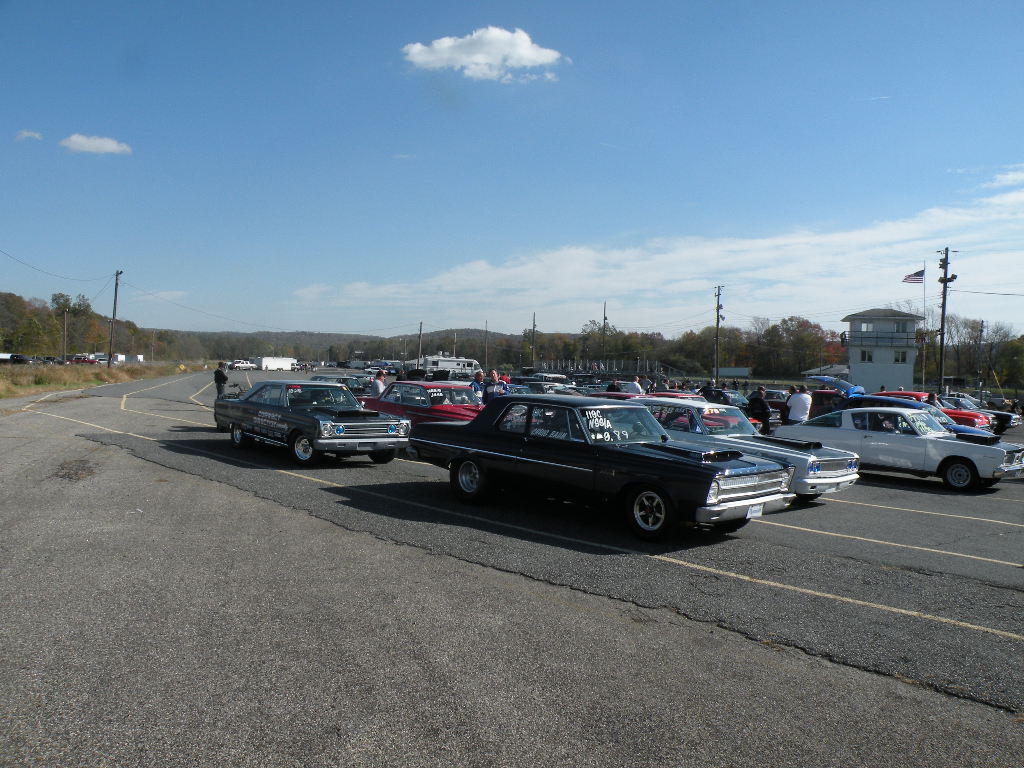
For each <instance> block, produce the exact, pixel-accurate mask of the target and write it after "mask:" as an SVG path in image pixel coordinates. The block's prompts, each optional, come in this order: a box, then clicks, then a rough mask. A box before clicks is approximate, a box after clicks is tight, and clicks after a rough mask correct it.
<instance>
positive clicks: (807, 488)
mask: <svg viewBox="0 0 1024 768" xmlns="http://www.w3.org/2000/svg"><path fill="white" fill-rule="evenodd" d="M859 477H860V475H859V474H857V473H856V472H850V473H849V474H846V475H835V476H833V477H828V476H826V477H816V476H814V475H808V476H807V477H794V478H793V484H792V485H791V486H790V488H789V490H791V491H793V493H795V494H797V495H799V496H817V495H818V494H819V493H835V492H836V491H841V490H843V488H849V487H850V486H851V485H853V484H854V483H855V482H857V479H858V478H859Z"/></svg>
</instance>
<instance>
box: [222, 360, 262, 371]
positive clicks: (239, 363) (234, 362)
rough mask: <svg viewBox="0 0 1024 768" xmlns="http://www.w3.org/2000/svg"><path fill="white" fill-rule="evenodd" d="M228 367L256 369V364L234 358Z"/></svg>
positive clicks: (240, 369) (236, 369) (241, 369)
mask: <svg viewBox="0 0 1024 768" xmlns="http://www.w3.org/2000/svg"><path fill="white" fill-rule="evenodd" d="M228 368H230V369H231V370H232V371H255V370H256V364H255V363H250V362H249V361H248V360H232V361H231V362H230V363H228Z"/></svg>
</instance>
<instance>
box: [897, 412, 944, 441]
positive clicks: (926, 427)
mask: <svg viewBox="0 0 1024 768" xmlns="http://www.w3.org/2000/svg"><path fill="white" fill-rule="evenodd" d="M907 420H908V421H909V422H910V423H911V424H913V425H914V428H915V429H916V430H917V431H918V432H919V433H920V434H922V435H930V434H932V433H934V432H941V433H943V434H944V433H945V432H946V428H945V427H943V426H942V425H941V424H939V423H938V422H937V421H936V420H935V419H934V418H932V415H931V414H930V413H926V412H925V411H914V412H913V413H908V414H907Z"/></svg>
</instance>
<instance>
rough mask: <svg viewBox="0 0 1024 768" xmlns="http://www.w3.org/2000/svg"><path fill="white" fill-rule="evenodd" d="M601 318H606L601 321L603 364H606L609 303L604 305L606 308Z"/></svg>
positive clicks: (602, 311)
mask: <svg viewBox="0 0 1024 768" xmlns="http://www.w3.org/2000/svg"><path fill="white" fill-rule="evenodd" d="M601 317H602V318H604V319H603V320H602V321H601V364H602V365H603V364H604V337H605V335H607V333H608V302H607V301H606V302H605V303H604V308H603V309H602V310H601Z"/></svg>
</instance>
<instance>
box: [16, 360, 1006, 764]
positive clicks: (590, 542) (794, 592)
mask: <svg viewBox="0 0 1024 768" xmlns="http://www.w3.org/2000/svg"><path fill="white" fill-rule="evenodd" d="M232 377H233V378H237V379H238V380H239V381H241V382H242V383H243V384H246V383H247V382H251V381H253V380H255V379H257V378H259V377H266V374H250V373H244V372H238V373H233V375H232ZM212 389H213V388H212V377H211V375H206V374H192V375H182V376H178V377H173V378H169V379H165V380H156V381H149V382H134V383H130V384H123V385H109V386H106V387H101V388H97V389H94V390H89V391H88V392H84V393H68V394H64V395H52V396H36V397H33V398H24V399H20V400H7V401H0V446H3V451H4V453H3V456H4V460H3V462H2V463H0V478H2V480H3V483H2V493H3V496H4V504H3V505H2V511H0V530H2V536H0V555H2V560H0V562H2V565H0V574H2V578H0V645H2V648H0V650H2V651H3V652H2V653H0V763H2V764H3V765H46V766H51V765H52V766H66V765H76V766H93V765H96V766H101V765H117V766H128V765H139V766H143V765H147V766H152V765H159V766H177V765H182V766H185V765H188V766H197V765H201V766H206V765H242V766H280V765H303V766H307V765H308V766H320V765H323V766H327V765H358V766H377V765H380V766H385V765H387V766H391V765H403V766H420V765H423V766H428V765H430V766H433V765H437V766H442V765H443V766H452V765H459V766H463V765H465V766H476V765H479V766H504V765H508V766H520V765H523V766H525V765H539V766H546V765H552V766H553V765H559V766H576V765H580V766H583V765H586V766H621V765H631V766H633V765H636V766H645V765H652V766H653V765H679V766H690V765H694V766H696V765H701V766H739V765H748V766H809V765H814V766H868V765H871V766H876V765H879V764H884V765H889V766H952V765H957V766H1013V768H1018V767H1019V766H1020V765H1021V763H1022V762H1024V717H1022V715H1021V713H1022V712H1024V665H1022V664H1021V663H1020V659H1021V658H1022V652H1024V611H1022V610H1021V608H1022V607H1024V555H1022V553H1024V484H1022V483H1021V482H1019V481H1014V482H1007V483H1000V484H999V485H997V486H996V487H995V488H994V489H992V490H990V491H984V492H979V493H977V494H969V495H955V494H950V493H949V492H948V491H946V490H945V489H944V488H943V487H942V486H941V484H940V483H939V482H938V481H937V480H931V479H917V478H903V477H900V476H896V475H888V474H870V475H865V476H864V477H863V478H862V480H861V481H860V482H859V483H858V484H857V485H856V486H854V487H853V488H851V489H849V490H848V491H846V492H844V493H842V494H840V495H836V496H834V497H832V498H829V499H827V500H825V501H823V502H820V503H814V504H809V505H804V506H800V507H795V508H791V509H790V510H787V511H786V512H783V513H779V514H776V515H771V516H768V517H766V518H764V519H763V520H761V521H755V522H752V523H751V524H750V525H748V526H747V527H746V528H744V529H743V530H742V531H740V532H738V533H737V534H735V535H730V536H706V535H700V536H692V535H691V536H680V537H677V538H675V539H673V540H670V541H669V542H666V543H665V544H662V545H650V544H645V543H642V542H638V541H636V540H634V539H632V538H631V537H630V536H629V535H628V533H627V532H626V531H625V528H624V527H623V526H622V525H621V521H620V520H619V519H618V517H617V516H616V515H614V514H613V513H611V512H610V511H609V510H606V509H601V508H591V507H587V506H583V505H579V504H569V503H565V502H563V501H560V500H555V499H547V498H544V497H543V495H538V494H536V493H531V492H529V491H528V490H523V491H516V492H512V493H508V494H505V495H503V496H502V497H501V498H500V499H498V500H496V501H495V502H494V503H493V504H489V505H486V506H483V507H466V506H462V505H460V504H458V503H457V502H455V501H454V500H453V499H452V498H451V496H450V493H449V491H448V488H447V482H446V481H447V477H446V473H445V472H444V471H442V470H440V469H438V468H435V467H431V466H429V465H425V464H420V463H414V462H409V461H404V460H399V461H395V462H393V463H391V464H388V465H374V464H372V463H371V462H369V461H368V460H367V459H365V458H350V459H348V460H346V461H342V462H333V461H329V462H326V463H324V464H323V465H321V466H317V467H311V468H295V467H293V466H291V465H290V464H289V462H288V456H287V453H286V452H285V451H283V450H278V449H274V448H270V447H266V446H257V447H254V448H251V449H245V450H238V449H235V448H233V447H232V446H231V445H230V443H229V441H228V439H227V436H226V435H224V434H221V433H218V432H216V431H215V430H214V428H213V422H212V417H211V413H210V410H209V406H210V405H211V404H212V400H213V392H212ZM1007 437H1008V439H1013V438H1014V437H1015V436H1014V435H1012V434H1011V435H1009V436H1007ZM1021 437H1022V438H1024V435H1022V436H1021Z"/></svg>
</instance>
